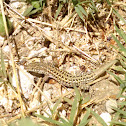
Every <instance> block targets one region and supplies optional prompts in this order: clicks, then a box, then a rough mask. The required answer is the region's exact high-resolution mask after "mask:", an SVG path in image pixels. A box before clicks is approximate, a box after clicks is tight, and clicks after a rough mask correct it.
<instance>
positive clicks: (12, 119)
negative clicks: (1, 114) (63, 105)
mask: <svg viewBox="0 0 126 126" xmlns="http://www.w3.org/2000/svg"><path fill="white" fill-rule="evenodd" d="M74 92H75V91H74V90H72V91H71V92H70V91H69V92H67V93H65V94H63V95H61V96H59V97H57V98H54V99H51V102H55V101H56V100H58V99H60V98H63V97H65V96H67V95H69V94H71V93H74ZM43 106H47V103H42V104H41V105H39V106H37V107H35V108H33V109H31V110H28V111H26V112H25V114H26V115H28V114H29V113H31V112H34V111H36V110H37V109H39V108H42V107H43ZM19 118H21V114H19V115H17V116H15V117H13V118H11V119H10V120H8V121H7V124H9V123H11V122H12V121H14V120H16V119H19Z"/></svg>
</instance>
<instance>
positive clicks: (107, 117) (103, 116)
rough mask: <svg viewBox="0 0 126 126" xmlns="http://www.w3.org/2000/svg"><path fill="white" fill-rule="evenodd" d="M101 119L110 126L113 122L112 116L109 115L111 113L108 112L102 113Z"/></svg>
mask: <svg viewBox="0 0 126 126" xmlns="http://www.w3.org/2000/svg"><path fill="white" fill-rule="evenodd" d="M100 117H101V118H102V119H103V120H104V121H105V122H106V124H107V125H108V126H109V125H110V122H111V118H112V117H111V115H110V114H109V113H107V112H105V113H102V114H101V115H100Z"/></svg>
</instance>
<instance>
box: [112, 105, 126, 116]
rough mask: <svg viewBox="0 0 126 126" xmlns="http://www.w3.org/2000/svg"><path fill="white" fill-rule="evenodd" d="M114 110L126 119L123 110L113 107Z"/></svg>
mask: <svg viewBox="0 0 126 126" xmlns="http://www.w3.org/2000/svg"><path fill="white" fill-rule="evenodd" d="M112 109H114V110H116V111H117V112H119V113H120V114H122V115H124V116H125V117H126V112H125V111H123V110H121V109H118V108H116V107H112Z"/></svg>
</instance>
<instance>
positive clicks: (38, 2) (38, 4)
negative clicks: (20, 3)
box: [23, 0, 46, 16]
mask: <svg viewBox="0 0 126 126" xmlns="http://www.w3.org/2000/svg"><path fill="white" fill-rule="evenodd" d="M28 3H30V4H31V6H30V7H29V8H27V9H26V10H25V12H24V13H23V16H30V15H33V14H36V13H39V12H42V9H43V7H44V6H45V4H46V0H30V1H28Z"/></svg>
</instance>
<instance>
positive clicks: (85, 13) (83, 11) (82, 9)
mask: <svg viewBox="0 0 126 126" xmlns="http://www.w3.org/2000/svg"><path fill="white" fill-rule="evenodd" d="M77 7H78V9H79V10H80V11H81V12H82V13H83V14H84V15H85V16H86V17H88V14H87V12H86V11H85V10H84V8H83V7H82V6H81V5H79V4H78V5H77Z"/></svg>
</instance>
